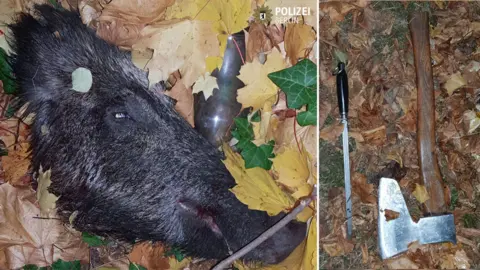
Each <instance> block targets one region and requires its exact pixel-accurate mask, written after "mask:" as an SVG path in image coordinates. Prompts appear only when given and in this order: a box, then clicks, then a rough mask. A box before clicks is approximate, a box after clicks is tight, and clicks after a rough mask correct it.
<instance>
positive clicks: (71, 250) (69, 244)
mask: <svg viewBox="0 0 480 270" xmlns="http://www.w3.org/2000/svg"><path fill="white" fill-rule="evenodd" d="M0 205H2V207H1V208H0V209H1V211H2V213H1V214H0V224H2V226H0V249H2V250H3V251H4V252H5V256H6V258H7V262H8V269H17V268H20V267H23V266H24V265H25V264H35V265H37V266H47V265H51V264H52V263H53V262H54V261H56V260H58V259H62V260H65V261H71V260H81V261H82V262H83V263H86V262H88V246H87V244H85V243H84V242H83V241H82V239H81V235H80V234H79V233H76V232H70V231H67V230H66V229H65V227H64V226H63V225H62V223H61V222H59V221H58V220H57V219H38V218H35V217H40V209H39V208H38V207H37V206H36V205H35V192H34V191H33V190H31V189H27V188H23V189H20V188H15V187H13V186H11V185H10V184H8V183H6V184H3V185H0ZM71 234H73V235H71Z"/></svg>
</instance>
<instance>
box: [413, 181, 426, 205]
mask: <svg viewBox="0 0 480 270" xmlns="http://www.w3.org/2000/svg"><path fill="white" fill-rule="evenodd" d="M412 194H413V196H415V198H416V199H417V201H419V202H420V203H424V202H426V201H427V200H428V199H430V196H428V192H427V189H426V188H425V186H424V185H419V184H415V190H414V191H413V192H412Z"/></svg>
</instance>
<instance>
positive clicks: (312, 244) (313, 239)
mask: <svg viewBox="0 0 480 270" xmlns="http://www.w3.org/2000/svg"><path fill="white" fill-rule="evenodd" d="M316 225H317V218H316V216H314V217H313V218H312V220H311V222H310V228H309V230H308V235H307V246H306V247H305V255H304V257H303V269H305V270H306V269H318V265H317V257H318V250H317V243H318V242H317V226H316Z"/></svg>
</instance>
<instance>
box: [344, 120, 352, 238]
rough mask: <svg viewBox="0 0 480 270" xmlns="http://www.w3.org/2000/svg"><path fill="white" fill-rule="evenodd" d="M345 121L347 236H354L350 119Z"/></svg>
mask: <svg viewBox="0 0 480 270" xmlns="http://www.w3.org/2000/svg"><path fill="white" fill-rule="evenodd" d="M342 122H343V134H342V137H343V138H342V139H343V171H344V178H345V205H346V213H347V238H348V239H349V240H350V239H351V238H352V200H351V191H352V189H351V185H350V158H349V152H350V151H349V147H348V121H347V118H344V119H342Z"/></svg>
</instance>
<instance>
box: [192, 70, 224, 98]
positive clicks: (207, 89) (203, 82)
mask: <svg viewBox="0 0 480 270" xmlns="http://www.w3.org/2000/svg"><path fill="white" fill-rule="evenodd" d="M214 88H217V89H218V84H217V78H215V77H213V76H210V73H208V72H207V73H205V75H204V76H201V77H200V78H198V80H197V81H196V82H195V84H194V85H193V93H194V94H195V93H200V92H203V95H204V96H205V99H208V97H210V96H211V95H212V93H213V89H214Z"/></svg>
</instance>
